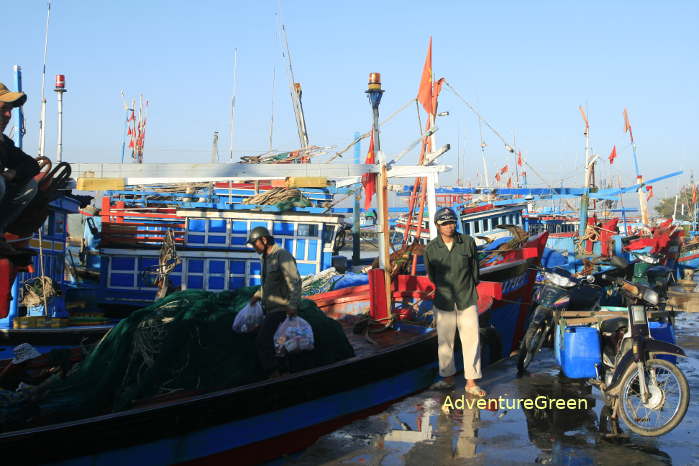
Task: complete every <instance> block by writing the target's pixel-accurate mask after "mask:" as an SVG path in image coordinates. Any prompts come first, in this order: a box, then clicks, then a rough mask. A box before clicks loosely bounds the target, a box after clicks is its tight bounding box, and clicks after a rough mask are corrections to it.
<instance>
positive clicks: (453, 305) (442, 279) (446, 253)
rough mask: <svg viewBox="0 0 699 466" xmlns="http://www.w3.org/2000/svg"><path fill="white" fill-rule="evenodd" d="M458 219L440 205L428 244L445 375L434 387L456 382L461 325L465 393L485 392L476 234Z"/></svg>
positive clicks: (441, 365) (441, 367) (427, 263)
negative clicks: (464, 228) (460, 225)
mask: <svg viewBox="0 0 699 466" xmlns="http://www.w3.org/2000/svg"><path fill="white" fill-rule="evenodd" d="M456 220H457V217H456V214H455V213H454V211H453V210H452V209H450V208H448V207H444V208H442V209H439V210H438V211H437V213H436V214H435V217H434V222H435V223H436V224H437V230H438V233H439V234H438V235H437V237H436V238H435V239H433V240H432V241H430V242H429V243H428V244H427V247H426V248H425V267H426V268H427V274H428V276H429V277H430V280H431V281H432V283H434V285H435V287H436V290H435V297H434V301H433V308H434V317H435V320H436V325H437V342H438V345H439V347H438V350H437V354H438V356H439V375H440V376H441V377H442V378H443V379H442V380H440V381H439V382H437V383H436V384H435V385H434V386H433V388H451V387H453V386H454V374H455V373H456V367H455V366H454V336H455V333H456V329H457V328H458V329H459V336H460V337H461V349H462V351H463V356H464V378H466V393H469V394H471V395H475V396H485V395H486V393H485V391H484V390H483V389H482V388H480V387H479V386H478V385H477V384H476V380H477V379H480V378H481V347H480V341H479V335H478V307H477V305H478V292H477V291H476V285H478V254H477V252H476V242H475V241H474V240H473V238H471V237H470V236H468V235H462V234H460V233H457V232H456Z"/></svg>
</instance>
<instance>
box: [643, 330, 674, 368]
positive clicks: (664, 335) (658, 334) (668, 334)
mask: <svg viewBox="0 0 699 466" xmlns="http://www.w3.org/2000/svg"><path fill="white" fill-rule="evenodd" d="M648 328H649V329H650V336H652V337H653V338H655V339H656V340H661V341H665V342H667V343H672V344H673V345H674V344H675V343H677V340H676V339H675V332H674V330H673V328H672V325H671V324H670V323H669V322H648ZM657 358H658V359H664V360H666V361H668V362H670V363H672V364H677V356H670V355H668V354H659V355H658V356H657Z"/></svg>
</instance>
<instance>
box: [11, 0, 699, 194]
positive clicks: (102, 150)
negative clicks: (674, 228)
mask: <svg viewBox="0 0 699 466" xmlns="http://www.w3.org/2000/svg"><path fill="white" fill-rule="evenodd" d="M278 6H279V4H278V2H277V1H254V2H253V1H251V2H248V1H235V2H231V1H200V2H196V3H194V2H184V1H168V2H164V1H149V2H143V1H131V0H123V1H120V2H106V1H95V2H85V1H77V0H55V1H54V2H53V7H52V13H51V25H50V32H49V53H48V73H47V83H48V86H47V95H48V116H49V120H48V124H47V135H48V137H47V152H48V155H51V156H53V154H54V153H55V132H56V123H55V113H56V108H55V95H54V93H53V92H51V89H52V88H53V86H52V83H53V77H54V75H55V74H58V73H62V74H65V75H66V80H67V88H68V93H67V94H66V95H65V120H64V157H65V159H67V160H70V161H88V160H90V161H98V160H99V161H104V162H117V161H119V159H120V146H121V138H122V131H123V119H124V111H123V107H122V103H121V97H120V92H121V90H124V91H125V92H126V94H127V96H130V97H135V96H138V95H139V94H143V95H144V96H145V98H146V99H148V100H149V102H150V109H149V123H148V134H147V138H146V143H145V148H146V151H145V160H146V161H151V162H163V161H173V162H185V161H187V162H190V161H197V160H199V161H202V162H206V161H208V160H209V159H210V151H211V139H212V134H213V132H214V131H219V132H220V134H221V140H220V152H221V154H222V155H223V154H224V153H225V152H227V149H228V141H229V132H228V126H229V121H228V118H229V117H228V116H229V111H230V98H231V93H232V82H233V50H234V48H237V49H238V53H239V71H238V79H239V84H238V106H237V113H238V119H237V125H236V128H237V130H236V141H235V150H236V157H238V156H240V155H241V154H243V153H244V154H249V153H254V152H257V151H262V150H266V149H267V148H268V139H269V121H270V115H271V110H272V101H273V100H274V110H275V111H274V121H275V126H274V148H275V149H279V150H284V149H293V148H296V147H297V146H298V141H297V137H296V129H295V123H294V119H293V113H292V110H291V104H290V100H289V97H288V80H287V75H286V69H285V62H284V61H283V59H282V56H281V48H280V44H279V40H278V36H277V17H276V16H275V13H276V12H277V11H278ZM281 12H282V20H283V22H284V24H285V25H286V28H287V32H288V39H289V45H290V47H291V55H292V59H293V65H294V72H295V75H296V80H297V81H300V82H301V83H302V85H303V89H304V95H303V100H304V108H305V112H306V121H307V125H308V131H309V135H310V139H311V143H312V144H317V145H323V146H338V147H343V146H344V145H345V144H347V143H348V142H349V141H350V139H351V137H352V135H353V133H354V132H355V131H366V130H367V129H368V128H369V125H370V123H371V114H370V108H369V105H368V102H367V100H366V97H365V96H364V94H363V91H364V90H365V89H366V81H367V76H368V73H369V72H372V71H378V72H380V73H381V74H382V77H383V86H384V88H385V89H386V93H385V95H384V98H383V101H382V107H381V110H382V115H383V116H387V115H389V114H390V113H392V112H393V111H394V110H396V109H397V108H399V107H400V106H402V105H403V104H404V103H406V102H407V101H408V100H409V99H411V98H413V97H414V96H415V95H416V93H417V88H418V82H419V78H420V73H421V70H422V64H423V62H424V57H425V52H426V48H427V41H428V38H429V36H430V35H431V36H432V37H433V42H434V44H433V60H434V61H433V68H434V72H435V75H436V76H437V77H441V76H444V77H446V78H447V80H448V81H449V82H450V83H451V84H452V85H453V86H454V87H455V88H456V89H457V90H458V91H459V92H460V93H461V94H462V95H463V96H464V97H465V98H466V99H467V100H468V101H469V102H471V103H472V104H474V105H475V106H477V107H478V108H479V110H480V111H481V113H482V114H483V116H484V117H485V118H486V119H487V120H488V121H489V122H490V123H491V124H492V125H493V126H495V128H497V129H498V131H500V132H501V133H502V134H503V135H504V136H505V137H506V138H508V139H512V138H513V137H515V138H516V143H517V146H519V148H521V150H522V152H523V154H524V155H525V158H526V159H527V160H528V162H529V163H531V164H532V165H533V166H534V167H535V168H536V169H537V171H538V172H540V173H541V174H542V175H543V177H544V178H545V179H546V182H547V183H550V184H553V185H558V184H560V182H561V180H564V183H566V184H568V185H579V184H581V183H582V163H583V147H584V140H583V135H582V130H583V123H582V120H581V118H580V114H579V113H578V106H579V105H584V106H587V109H588V114H589V119H590V124H591V141H592V147H593V150H594V152H596V153H598V154H600V155H601V156H602V157H603V159H604V160H605V162H604V163H602V164H601V167H600V172H601V175H603V176H607V175H611V176H612V177H613V178H614V179H616V178H617V177H621V179H622V182H624V183H626V184H628V183H630V182H631V180H632V179H633V165H632V162H631V148H630V147H629V143H628V137H627V136H626V135H625V134H624V132H623V117H622V111H623V109H624V107H627V108H628V109H629V114H630V117H631V123H632V125H633V131H634V136H635V137H636V140H637V145H638V156H639V162H640V166H641V171H642V173H643V174H644V175H646V177H653V176H657V175H660V174H664V173H668V172H670V171H674V170H677V169H683V170H685V172H686V175H685V176H684V177H682V179H680V180H677V179H675V180H672V181H670V182H665V183H663V184H662V185H659V186H658V187H657V188H656V195H659V196H660V195H664V194H666V192H667V193H671V192H673V191H674V190H675V189H676V188H677V186H678V183H681V182H687V181H688V178H689V172H690V171H691V170H693V169H697V168H699V162H697V149H696V146H695V145H694V141H693V137H692V134H694V133H695V131H696V129H695V128H696V127H697V123H699V90H698V88H697V84H696V82H697V76H698V75H699V58H698V57H699V55H698V54H697V49H698V46H699V40H698V39H699V28H697V24H699V2H695V1H690V0H686V1H667V2H657V1H656V2H651V1H634V2H620V1H603V2H601V1H599V2H598V1H588V2H572V1H555V2H554V1H551V2H549V1H527V2H522V1H498V2H485V1H481V2H466V1H435V2H417V1H374V2H366V1H352V2H329V1H322V2H321V1H294V2H291V1H286V2H283V3H282V5H281ZM3 16H4V17H6V18H15V19H14V20H13V21H11V22H8V21H4V34H3V37H4V39H5V42H6V44H7V46H5V47H3V52H2V60H0V81H2V82H5V83H6V84H9V85H13V82H14V81H13V73H12V65H15V64H19V65H21V66H22V67H23V70H24V84H25V86H24V87H25V91H26V92H27V93H28V94H29V101H28V103H27V105H26V106H25V110H26V118H27V129H28V134H27V136H26V139H25V149H26V150H27V151H28V152H29V153H32V152H35V151H36V147H37V141H38V131H37V122H38V119H39V109H40V107H39V105H40V79H41V76H40V73H41V62H42V52H43V37H44V22H45V19H46V2H45V1H38V0H27V1H24V2H5V5H4V11H3ZM274 69H276V88H275V92H274V94H273V95H274V99H273V97H272V75H273V70H274ZM440 110H442V111H445V110H446V111H449V112H450V115H449V116H447V117H442V118H440V119H439V123H438V126H439V128H440V131H439V132H438V133H437V138H438V142H439V144H443V143H450V144H451V146H452V150H451V151H450V152H449V153H448V154H447V155H446V156H445V157H444V162H445V163H449V164H453V165H454V166H455V167H456V165H457V157H458V156H459V150H458V149H459V148H460V156H461V160H462V170H463V173H464V175H463V177H464V178H466V179H471V180H475V178H476V173H477V172H478V173H481V172H482V168H481V161H480V147H479V135H478V124H477V120H476V118H475V116H474V115H473V114H472V113H471V112H470V111H469V110H468V109H467V108H466V107H465V106H464V105H463V104H462V103H461V102H460V101H459V100H458V99H456V98H455V97H454V95H453V94H451V93H450V91H449V90H448V89H445V90H443V92H442V98H441V100H440ZM10 125H12V123H11V124H10ZM418 134H419V133H418V124H417V117H416V111H415V107H414V106H413V107H411V108H410V109H409V110H406V111H405V112H403V113H401V114H400V115H399V116H398V117H396V118H395V119H394V120H393V121H392V122H391V123H390V124H389V125H387V126H386V127H385V128H384V131H383V133H382V143H383V149H384V151H385V152H387V153H395V152H398V151H400V150H402V149H403V148H404V147H405V146H407V145H408V144H409V142H411V141H412V140H414V139H415V138H416V137H417V136H418ZM484 136H485V140H486V143H487V144H488V147H487V157H488V163H489V169H490V171H491V175H492V174H493V172H494V171H495V170H496V169H497V168H499V167H501V166H503V165H504V164H505V163H507V162H508V161H509V164H510V167H511V168H512V165H513V164H512V162H513V160H512V158H511V157H510V158H508V156H507V153H506V152H505V150H504V148H503V146H502V144H501V143H500V142H499V141H498V140H497V139H496V138H495V137H494V136H493V135H492V133H490V132H489V131H487V130H485V129H484ZM614 144H616V146H617V150H618V152H619V158H618V159H617V162H616V163H615V164H614V166H612V167H610V166H609V164H608V163H606V156H607V155H608V154H609V151H610V150H611V148H612V145H614ZM365 150H366V147H364V148H363V152H364V151H365ZM406 160H407V159H406ZM411 160H416V155H413V156H411ZM697 175H699V172H698V173H697ZM455 177H456V173H455V171H454V172H452V174H449V175H447V176H446V179H445V180H444V181H445V182H453V180H454V179H455ZM529 180H530V182H531V183H533V184H537V185H543V184H544V183H543V182H542V181H541V180H540V179H538V178H536V177H534V176H532V175H531V174H530V177H529Z"/></svg>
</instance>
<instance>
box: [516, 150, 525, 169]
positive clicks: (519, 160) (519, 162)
mask: <svg viewBox="0 0 699 466" xmlns="http://www.w3.org/2000/svg"><path fill="white" fill-rule="evenodd" d="M517 165H519V166H520V167H521V166H522V165H524V162H523V161H522V151H519V152H517Z"/></svg>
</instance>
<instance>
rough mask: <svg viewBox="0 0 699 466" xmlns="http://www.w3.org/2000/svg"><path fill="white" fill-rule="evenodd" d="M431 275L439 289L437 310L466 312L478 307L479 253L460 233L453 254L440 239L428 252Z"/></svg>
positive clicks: (436, 293) (472, 242)
mask: <svg viewBox="0 0 699 466" xmlns="http://www.w3.org/2000/svg"><path fill="white" fill-rule="evenodd" d="M425 267H426V268H427V275H428V276H429V277H430V280H432V283H434V284H435V286H436V287H437V291H436V292H435V298H434V301H433V304H434V307H436V308H438V309H439V310H442V311H453V310H454V304H456V307H457V309H466V308H467V307H469V306H473V305H474V304H477V303H478V292H477V291H476V285H478V282H479V277H478V253H477V251H476V242H475V241H474V240H473V238H471V237H470V236H468V235H462V234H460V233H456V235H455V236H454V244H453V246H452V248H451V251H450V250H449V249H448V248H447V245H446V244H444V241H442V237H441V236H437V237H436V238H435V239H433V240H432V241H430V242H429V243H428V244H427V247H426V248H425Z"/></svg>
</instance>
